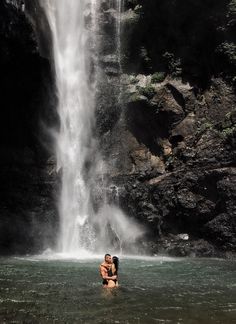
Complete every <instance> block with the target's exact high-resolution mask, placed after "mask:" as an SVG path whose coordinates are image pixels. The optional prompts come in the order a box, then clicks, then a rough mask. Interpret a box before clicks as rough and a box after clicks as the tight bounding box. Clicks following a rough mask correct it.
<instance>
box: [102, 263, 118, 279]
mask: <svg viewBox="0 0 236 324" xmlns="http://www.w3.org/2000/svg"><path fill="white" fill-rule="evenodd" d="M100 274H101V276H102V279H105V280H115V279H116V278H117V277H116V276H112V277H109V276H108V275H107V270H106V268H105V267H103V266H100Z"/></svg>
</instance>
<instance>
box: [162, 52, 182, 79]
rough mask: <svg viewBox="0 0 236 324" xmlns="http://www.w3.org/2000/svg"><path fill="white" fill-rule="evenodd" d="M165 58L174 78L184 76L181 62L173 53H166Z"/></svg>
mask: <svg viewBox="0 0 236 324" xmlns="http://www.w3.org/2000/svg"><path fill="white" fill-rule="evenodd" d="M163 58H164V60H165V61H166V64H167V67H168V70H169V71H170V73H171V75H172V76H174V77H179V76H181V74H182V67H181V61H180V59H179V58H176V57H175V56H174V54H173V53H169V52H165V53H164V54H163Z"/></svg>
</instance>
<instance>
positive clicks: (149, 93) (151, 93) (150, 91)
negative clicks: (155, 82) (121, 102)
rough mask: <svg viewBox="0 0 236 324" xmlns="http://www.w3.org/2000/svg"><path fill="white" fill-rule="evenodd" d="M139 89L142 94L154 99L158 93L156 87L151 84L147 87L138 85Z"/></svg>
mask: <svg viewBox="0 0 236 324" xmlns="http://www.w3.org/2000/svg"><path fill="white" fill-rule="evenodd" d="M138 91H139V93H140V94H141V95H143V96H145V97H147V98H148V99H152V98H153V97H154V95H155V93H156V90H155V88H154V87H153V86H151V85H148V86H146V87H145V88H142V87H138Z"/></svg>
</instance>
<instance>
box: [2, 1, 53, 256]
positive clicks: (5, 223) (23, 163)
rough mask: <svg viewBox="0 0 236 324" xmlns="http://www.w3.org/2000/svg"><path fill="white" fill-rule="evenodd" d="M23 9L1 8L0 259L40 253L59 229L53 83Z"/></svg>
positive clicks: (17, 3) (9, 5) (17, 4)
mask: <svg viewBox="0 0 236 324" xmlns="http://www.w3.org/2000/svg"><path fill="white" fill-rule="evenodd" d="M21 3H22V1H12V2H8V3H7V2H6V1H1V3H0V21H1V23H0V48H1V50H0V67H1V69H0V70H1V74H0V88H1V114H2V115H1V117H2V124H1V129H0V156H1V158H0V165H1V167H0V183H1V186H0V191H1V202H0V253H27V252H29V253H30V252H36V251H37V252H38V251H41V250H42V249H44V248H45V247H46V246H48V244H49V243H50V244H51V245H53V244H54V241H55V228H56V227H57V210H56V200H57V189H56V185H55V184H56V173H55V171H54V170H55V162H54V159H53V150H52V137H51V135H50V134H49V132H48V129H50V128H52V126H53V125H55V121H56V120H57V116H56V113H55V110H54V106H55V97H54V95H53V93H54V89H53V79H52V77H51V70H50V65H49V62H48V60H47V59H45V58H43V57H41V56H40V54H39V50H38V46H37V42H36V39H35V34H34V32H33V30H32V27H31V24H30V23H29V21H28V19H27V18H26V16H25V12H24V11H22V10H24V9H25V8H24V7H22V6H21Z"/></svg>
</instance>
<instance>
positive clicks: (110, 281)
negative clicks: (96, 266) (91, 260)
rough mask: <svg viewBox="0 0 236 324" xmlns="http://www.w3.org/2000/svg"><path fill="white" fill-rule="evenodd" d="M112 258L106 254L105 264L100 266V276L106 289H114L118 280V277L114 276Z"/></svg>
mask: <svg viewBox="0 0 236 324" xmlns="http://www.w3.org/2000/svg"><path fill="white" fill-rule="evenodd" d="M112 263H113V262H112V257H111V255H110V254H108V253H107V254H105V257H104V262H103V263H102V264H101V265H100V274H101V277H102V279H103V282H102V283H103V287H104V288H113V287H115V286H116V283H115V281H114V280H116V279H117V276H113V273H112Z"/></svg>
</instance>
